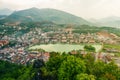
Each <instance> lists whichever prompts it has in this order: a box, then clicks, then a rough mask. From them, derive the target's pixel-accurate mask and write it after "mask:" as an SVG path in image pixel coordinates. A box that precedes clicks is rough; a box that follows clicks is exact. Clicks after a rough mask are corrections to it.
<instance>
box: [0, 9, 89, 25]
mask: <svg viewBox="0 0 120 80" xmlns="http://www.w3.org/2000/svg"><path fill="white" fill-rule="evenodd" d="M42 21H50V22H53V23H57V24H80V25H82V24H91V23H89V22H88V21H86V20H84V19H83V18H81V17H77V16H74V15H72V14H70V13H67V12H64V11H60V10H56V9H49V8H45V9H38V8H30V9H26V10H20V11H16V12H14V13H12V14H11V15H9V16H8V17H6V18H5V19H2V20H1V21H0V22H1V23H24V22H42Z"/></svg>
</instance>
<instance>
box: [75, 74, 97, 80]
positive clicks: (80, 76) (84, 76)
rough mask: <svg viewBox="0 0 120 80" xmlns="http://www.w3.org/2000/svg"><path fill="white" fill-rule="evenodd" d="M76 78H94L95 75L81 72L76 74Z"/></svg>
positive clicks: (93, 79)
mask: <svg viewBox="0 0 120 80" xmlns="http://www.w3.org/2000/svg"><path fill="white" fill-rule="evenodd" d="M76 80H95V76H94V75H88V74H86V73H82V74H78V75H77V76H76Z"/></svg>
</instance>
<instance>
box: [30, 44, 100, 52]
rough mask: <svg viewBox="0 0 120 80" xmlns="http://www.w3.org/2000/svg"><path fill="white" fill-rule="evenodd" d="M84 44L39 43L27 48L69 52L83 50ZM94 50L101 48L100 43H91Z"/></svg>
mask: <svg viewBox="0 0 120 80" xmlns="http://www.w3.org/2000/svg"><path fill="white" fill-rule="evenodd" d="M84 46H85V44H41V45H35V46H32V47H30V48H29V49H40V48H41V49H44V50H45V51H47V52H52V51H54V52H70V51H72V50H84ZM92 46H93V47H95V49H96V52H98V51H99V50H101V48H102V45H100V44H92Z"/></svg>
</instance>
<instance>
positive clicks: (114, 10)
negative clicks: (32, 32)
mask: <svg viewBox="0 0 120 80" xmlns="http://www.w3.org/2000/svg"><path fill="white" fill-rule="evenodd" d="M30 7H37V8H54V9H59V10H63V11H66V12H70V13H72V14H75V15H77V16H80V17H83V18H103V17H108V16H119V17H120V0H0V9H2V8H9V9H12V10H21V9H26V8H30Z"/></svg>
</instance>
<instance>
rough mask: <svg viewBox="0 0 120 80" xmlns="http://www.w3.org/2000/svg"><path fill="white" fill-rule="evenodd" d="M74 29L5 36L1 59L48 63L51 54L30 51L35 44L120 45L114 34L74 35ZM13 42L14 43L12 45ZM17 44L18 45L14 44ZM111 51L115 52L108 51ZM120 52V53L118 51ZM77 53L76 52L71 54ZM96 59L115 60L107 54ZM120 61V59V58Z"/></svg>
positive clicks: (97, 54) (34, 31) (0, 48)
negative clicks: (41, 60) (30, 47)
mask: <svg viewBox="0 0 120 80" xmlns="http://www.w3.org/2000/svg"><path fill="white" fill-rule="evenodd" d="M73 30H74V29H73V28H72V27H66V28H65V29H60V30H57V31H50V32H43V31H42V30H41V29H40V28H35V29H34V30H33V31H30V32H28V33H25V34H23V35H22V36H19V37H16V34H12V35H4V36H3V37H2V39H1V40H0V59H1V60H7V61H10V62H12V63H18V64H24V65H26V64H28V63H31V62H33V61H34V60H35V59H43V60H44V61H48V59H49V57H50V52H46V51H41V50H40V51H38V50H36V51H29V50H28V47H29V46H32V45H35V44H56V43H61V44H65V43H66V44H83V43H87V44H97V43H99V44H104V43H105V44H119V43H120V37H118V36H116V35H115V34H113V33H108V32H106V31H101V32H97V33H87V34H84V33H81V34H78V33H73ZM11 41H12V42H13V43H11ZM14 42H17V43H14ZM109 51H115V50H114V49H113V50H111V49H110V50H108V52H109ZM117 52H120V51H117ZM71 53H73V54H74V53H75V52H71ZM81 54H82V55H85V54H86V52H85V51H81ZM94 56H95V58H96V59H101V60H103V61H104V62H109V61H112V59H115V58H116V57H114V54H112V53H111V54H109V53H105V52H100V53H99V52H98V53H94ZM118 59H119V58H118ZM118 59H116V62H117V64H118V65H119V66H120V62H119V61H118Z"/></svg>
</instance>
